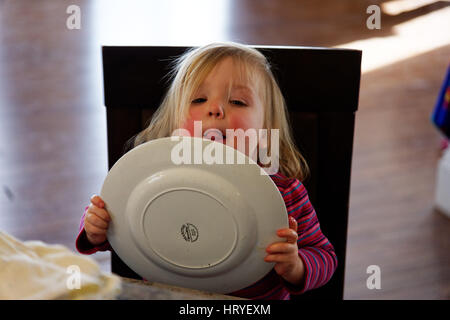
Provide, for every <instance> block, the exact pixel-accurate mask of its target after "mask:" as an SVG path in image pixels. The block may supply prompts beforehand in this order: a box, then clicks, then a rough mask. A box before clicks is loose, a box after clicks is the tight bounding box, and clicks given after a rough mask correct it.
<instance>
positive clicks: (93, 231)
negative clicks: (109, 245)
mask: <svg viewBox="0 0 450 320" xmlns="http://www.w3.org/2000/svg"><path fill="white" fill-rule="evenodd" d="M84 230H86V233H88V234H89V235H91V236H92V235H106V229H102V228H99V227H97V226H95V225H93V224H92V223H86V224H85V225H84Z"/></svg>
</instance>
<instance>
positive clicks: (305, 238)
mask: <svg viewBox="0 0 450 320" xmlns="http://www.w3.org/2000/svg"><path fill="white" fill-rule="evenodd" d="M283 189H284V190H283V192H282V195H283V198H284V201H285V204H286V209H287V212H288V215H289V216H292V217H294V218H295V220H296V221H297V225H298V228H297V233H298V240H297V244H298V248H299V249H298V254H299V257H300V258H301V259H302V261H303V263H304V266H305V277H304V281H303V284H302V285H301V286H293V285H291V284H289V283H286V288H287V289H288V291H289V292H290V293H291V294H301V293H303V292H306V291H308V290H311V289H315V288H318V287H321V286H323V285H324V284H326V283H327V282H328V281H329V280H330V279H331V277H332V275H333V273H334V271H335V270H336V268H337V257H336V253H335V251H334V248H333V245H332V244H331V243H330V242H329V241H328V239H327V238H326V237H325V235H324V234H323V233H322V231H321V230H320V224H319V220H318V219H317V215H316V212H315V210H314V207H313V205H312V204H311V201H310V200H309V197H308V192H307V191H306V189H305V187H304V185H303V184H302V183H301V182H300V181H299V180H297V179H289V180H288V182H286V185H285V188H283ZM280 191H281V190H280Z"/></svg>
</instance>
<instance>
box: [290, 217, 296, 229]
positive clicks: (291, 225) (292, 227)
mask: <svg viewBox="0 0 450 320" xmlns="http://www.w3.org/2000/svg"><path fill="white" fill-rule="evenodd" d="M289 229H292V230H294V231H295V232H297V220H295V218H294V217H291V216H289Z"/></svg>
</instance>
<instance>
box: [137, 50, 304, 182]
mask: <svg viewBox="0 0 450 320" xmlns="http://www.w3.org/2000/svg"><path fill="white" fill-rule="evenodd" d="M227 57H231V58H232V59H233V61H234V62H237V65H239V66H240V67H241V70H242V71H241V74H243V75H244V76H246V77H247V80H253V81H255V80H260V79H261V78H262V80H264V81H262V82H260V83H262V84H263V85H262V88H260V90H259V92H260V95H261V101H263V104H264V106H265V110H264V123H263V128H264V129H268V130H267V131H268V141H270V129H279V138H280V142H279V168H280V172H281V173H282V174H283V175H285V176H286V177H289V178H297V179H299V180H304V179H305V178H306V176H307V175H308V173H309V169H308V165H307V163H306V161H305V159H304V158H303V156H302V155H301V153H300V152H299V151H298V149H297V147H296V146H295V143H294V142H293V138H292V133H291V128H290V124H289V118H288V112H287V107H286V103H285V100H284V97H283V95H282V93H281V90H280V88H279V86H278V84H277V82H276V80H275V78H274V76H273V73H272V71H271V67H270V64H269V62H268V61H267V59H266V57H265V56H264V55H263V54H262V53H260V52H259V51H258V50H256V49H253V48H251V47H248V46H245V45H242V44H238V43H233V42H225V43H213V44H210V45H206V46H203V47H199V48H192V49H190V50H188V51H187V52H186V53H184V54H183V55H182V56H180V57H179V58H177V59H175V60H174V64H173V68H172V70H171V72H170V73H169V76H170V77H171V78H172V82H171V84H170V87H169V89H168V91H167V93H166V95H165V97H164V99H163V101H162V103H161V105H160V106H159V108H158V109H157V110H156V111H155V113H154V114H153V117H152V119H151V121H150V123H149V125H148V126H147V128H146V129H144V130H143V131H141V132H140V133H139V134H137V135H136V136H135V137H133V138H132V140H131V141H130V142H131V144H132V147H136V146H138V145H139V144H142V143H144V142H147V141H149V140H152V139H158V138H163V137H169V136H170V135H171V134H172V132H173V131H174V130H175V129H178V128H179V127H180V125H181V123H182V121H183V120H184V119H185V117H186V115H187V112H188V107H189V106H190V102H191V101H190V99H191V98H192V96H193V94H194V93H195V91H196V90H197V89H198V87H199V86H200V85H201V83H202V82H203V80H204V79H205V78H206V77H207V75H208V74H209V73H210V72H211V70H212V69H213V68H214V67H215V66H216V65H217V64H218V63H219V62H220V61H222V60H223V59H224V58H227ZM251 71H256V72H251ZM257 76H260V78H256V77H257ZM268 149H269V153H270V143H269V146H268Z"/></svg>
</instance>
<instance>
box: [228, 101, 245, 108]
mask: <svg viewBox="0 0 450 320" xmlns="http://www.w3.org/2000/svg"><path fill="white" fill-rule="evenodd" d="M230 103H231V104H235V105H237V106H241V107H245V106H247V104H246V103H245V102H243V101H240V100H231V101H230Z"/></svg>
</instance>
